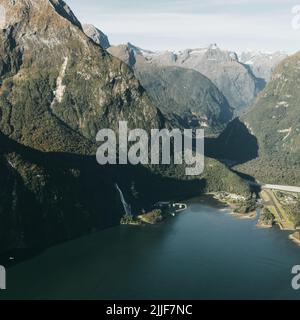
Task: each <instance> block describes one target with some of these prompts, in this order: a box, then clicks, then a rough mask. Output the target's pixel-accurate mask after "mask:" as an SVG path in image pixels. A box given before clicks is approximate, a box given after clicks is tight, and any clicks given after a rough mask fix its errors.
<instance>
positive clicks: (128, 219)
mask: <svg viewBox="0 0 300 320" xmlns="http://www.w3.org/2000/svg"><path fill="white" fill-rule="evenodd" d="M121 224H126V225H137V226H138V225H141V224H142V223H141V221H140V220H139V219H137V218H135V217H134V216H133V215H132V214H125V215H124V216H123V217H122V218H121Z"/></svg>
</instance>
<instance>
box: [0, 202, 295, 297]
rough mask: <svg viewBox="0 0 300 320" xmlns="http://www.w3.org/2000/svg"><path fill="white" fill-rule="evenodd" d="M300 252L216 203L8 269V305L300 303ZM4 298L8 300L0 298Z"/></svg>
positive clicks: (191, 205) (283, 237)
mask: <svg viewBox="0 0 300 320" xmlns="http://www.w3.org/2000/svg"><path fill="white" fill-rule="evenodd" d="M297 264H298V265H299V264H300V248H299V247H298V246H296V245H295V244H294V243H292V242H291V241H290V240H289V239H288V233H286V232H282V231H280V230H278V229H277V228H273V229H258V228H256V221H255V220H237V219H235V218H234V217H232V215H230V210H229V209H226V208H224V205H222V204H220V203H218V202H216V201H215V200H213V199H212V198H211V197H201V198H195V199H192V200H190V201H189V202H188V209H187V210H186V211H184V212H181V213H179V214H177V215H176V216H175V217H170V218H169V219H167V220H166V221H165V222H163V223H161V224H158V225H154V226H142V227H137V226H117V227H115V228H111V229H107V230H103V231H100V232H98V233H96V234H93V235H89V236H86V237H83V238H80V239H77V240H74V241H71V242H68V243H65V244H62V245H59V246H56V247H54V248H51V249H48V250H47V251H45V252H43V253H41V254H40V255H38V256H36V257H34V258H32V259H30V260H27V261H24V262H22V263H20V264H18V265H15V266H13V267H11V268H9V269H8V270H7V290H6V292H5V293H4V294H3V293H2V292H1V295H2V297H3V298H4V299H11V298H13V299H105V300H106V299H117V300H118V299H133V300H135V299H146V300H150V299H184V300H185V299H300V291H295V290H293V289H292V287H291V281H292V274H291V270H292V268H293V266H294V265H297ZM0 298H1V296H0Z"/></svg>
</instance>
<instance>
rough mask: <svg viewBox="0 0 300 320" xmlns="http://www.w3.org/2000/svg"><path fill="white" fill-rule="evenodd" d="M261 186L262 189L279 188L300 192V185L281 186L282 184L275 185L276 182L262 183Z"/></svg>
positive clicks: (280, 189)
mask: <svg viewBox="0 0 300 320" xmlns="http://www.w3.org/2000/svg"><path fill="white" fill-rule="evenodd" d="M261 188H262V189H269V190H279V191H287V192H295V193H300V187H292V186H280V185H274V184H263V185H261Z"/></svg>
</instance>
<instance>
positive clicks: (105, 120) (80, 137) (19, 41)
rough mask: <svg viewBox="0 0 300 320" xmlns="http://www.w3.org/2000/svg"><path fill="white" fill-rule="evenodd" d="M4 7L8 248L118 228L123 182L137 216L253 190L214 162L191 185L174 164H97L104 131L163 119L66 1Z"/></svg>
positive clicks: (2, 147)
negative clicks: (215, 194)
mask: <svg viewBox="0 0 300 320" xmlns="http://www.w3.org/2000/svg"><path fill="white" fill-rule="evenodd" d="M0 4H1V5H3V6H4V7H5V9H6V21H5V25H4V26H3V29H1V30H0V173H1V177H3V181H4V183H2V184H1V186H0V239H1V240H0V243H1V245H0V252H2V251H4V250H8V249H11V248H15V247H20V246H21V247H23V246H24V247H37V246H38V247H45V246H49V245H51V244H53V243H56V242H60V241H64V240H67V239H71V238H73V237H76V236H79V235H82V234H85V233H87V232H90V231H92V230H95V229H99V228H102V227H106V226H109V225H113V224H115V223H118V221H119V218H120V215H121V214H122V213H123V210H122V206H121V203H120V198H119V195H118V193H117V191H116V188H115V186H114V184H115V183H118V184H119V185H120V187H121V188H122V190H123V191H124V194H125V196H126V199H128V201H129V202H130V203H132V205H133V208H134V209H135V211H137V212H138V210H140V209H141V208H147V207H148V206H149V205H150V204H152V203H153V202H154V201H158V200H161V199H162V198H164V199H168V198H173V197H178V196H179V195H191V194H193V193H194V194H196V195H197V194H199V193H200V192H201V191H205V190H211V189H214V188H218V187H219V186H220V187H222V188H224V189H228V190H232V191H235V190H236V192H240V193H244V194H249V189H248V188H247V186H246V185H245V184H243V183H242V182H241V181H240V180H239V178H238V177H237V176H236V175H234V174H232V173H231V172H229V171H228V170H227V169H226V168H224V167H223V166H222V165H221V164H219V163H218V162H216V161H211V165H209V166H208V168H207V171H208V173H209V174H208V175H207V178H206V176H205V175H204V176H203V179H201V177H197V179H194V180H190V181H186V177H184V176H183V174H182V168H179V169H178V170H179V173H177V172H176V169H177V168H174V167H172V166H171V167H169V168H168V171H169V172H168V173H166V172H164V170H163V168H160V167H157V168H156V171H155V170H152V171H151V170H149V169H147V168H144V167H141V166H134V167H131V166H105V167H101V166H99V165H98V164H97V162H96V159H95V152H96V148H97V146H96V144H95V136H96V133H97V132H98V130H99V129H101V128H112V129H116V128H117V126H118V122H119V121H120V120H127V121H128V122H129V126H130V127H131V128H144V129H146V130H150V129H152V128H162V127H164V126H165V118H164V117H163V116H162V114H161V112H160V111H159V110H158V109H157V108H156V107H155V106H153V104H152V103H151V102H150V100H149V98H148V96H147V94H146V93H145V90H144V88H143V87H142V86H141V85H140V83H139V82H138V81H137V80H136V78H135V77H134V74H133V72H132V71H131V70H130V68H129V67H128V66H126V65H125V64H124V63H123V62H121V61H120V60H119V59H117V58H114V57H112V56H111V55H110V54H108V53H107V52H106V51H105V50H103V49H102V48H101V47H100V46H99V45H97V44H96V43H95V42H94V41H92V40H91V39H89V38H88V37H87V36H86V35H85V34H84V33H83V30H82V27H81V24H80V22H79V21H78V20H77V19H76V17H75V16H74V14H73V13H72V11H71V10H70V9H69V8H68V6H67V5H66V4H65V3H64V2H63V1H61V0H18V1H11V0H0ZM209 161H210V160H209ZM180 170H181V171H180ZM222 172H223V173H224V174H223V173H222ZM220 173H222V174H223V177H224V178H223V179H222V183H220V185H219V186H218V185H217V183H216V181H217V179H215V177H219V174H220ZM212 177H214V178H212ZM183 180H184V181H183ZM232 181H234V182H235V184H234V185H233V186H232V184H231V183H232ZM133 186H135V187H134V188H133ZM133 189H134V191H133Z"/></svg>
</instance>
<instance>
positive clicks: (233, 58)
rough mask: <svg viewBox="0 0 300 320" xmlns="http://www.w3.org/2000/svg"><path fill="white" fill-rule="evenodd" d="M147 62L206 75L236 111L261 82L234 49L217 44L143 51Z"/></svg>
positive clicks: (248, 101) (252, 96)
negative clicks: (174, 51) (158, 51)
mask: <svg viewBox="0 0 300 320" xmlns="http://www.w3.org/2000/svg"><path fill="white" fill-rule="evenodd" d="M143 56H144V58H145V60H146V61H147V62H148V63H152V64H157V65H163V66H178V67H183V68H188V69H193V70H196V71H198V72H200V73H201V74H203V75H204V76H206V77H207V78H208V79H210V80H211V81H212V82H213V83H214V84H215V85H216V86H217V87H218V89H219V90H220V91H221V92H222V93H223V94H224V96H225V97H226V99H227V100H228V102H229V104H230V105H231V107H233V108H234V109H235V111H236V113H240V112H242V111H243V110H245V109H246V108H247V107H249V106H250V105H251V104H252V103H253V101H254V100H255V98H256V96H257V94H258V93H259V92H260V91H261V90H262V89H263V87H264V85H265V82H264V80H263V79H258V78H256V77H255V76H254V74H253V73H252V71H251V69H250V67H249V66H247V65H245V64H243V63H241V62H240V61H239V59H238V56H237V54H236V53H234V52H230V51H224V50H221V49H220V48H219V47H218V46H217V45H215V44H214V45H211V46H209V47H208V48H201V49H187V50H185V51H183V52H179V53H173V52H162V53H147V52H146V53H144V54H143Z"/></svg>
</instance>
